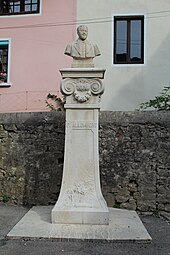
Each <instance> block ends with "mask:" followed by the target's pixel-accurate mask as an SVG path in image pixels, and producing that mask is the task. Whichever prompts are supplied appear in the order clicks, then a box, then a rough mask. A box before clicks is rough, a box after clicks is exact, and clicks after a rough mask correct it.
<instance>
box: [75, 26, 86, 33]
mask: <svg viewBox="0 0 170 255" xmlns="http://www.w3.org/2000/svg"><path fill="white" fill-rule="evenodd" d="M82 27H85V28H86V29H87V31H88V27H87V26H86V25H80V26H78V27H77V33H79V30H80V29H81V28H82Z"/></svg>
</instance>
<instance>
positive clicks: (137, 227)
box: [7, 206, 152, 242]
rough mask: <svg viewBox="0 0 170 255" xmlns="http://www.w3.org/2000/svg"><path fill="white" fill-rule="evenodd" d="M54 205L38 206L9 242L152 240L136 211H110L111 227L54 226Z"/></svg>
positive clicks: (26, 217) (28, 214)
mask: <svg viewBox="0 0 170 255" xmlns="http://www.w3.org/2000/svg"><path fill="white" fill-rule="evenodd" d="M51 210H52V206H34V207H33V208H32V209H30V210H29V211H28V213H26V214H25V216H24V217H23V218H22V219H21V220H20V221H19V222H18V223H17V224H16V225H15V226H14V228H13V229H12V230H11V231H10V232H9V233H8V235H7V238H8V239H21V238H28V239H35V238H39V239H40V238H48V239H49V238H51V239H59V240H61V239H68V240H74V239H75V240H77V239H83V240H108V241H113V240H117V241H118V240H121V241H122V240H124V241H138V242H140V241H141V242H149V241H151V240H152V239H151V237H150V235H149V234H148V232H147V230H146V229H145V227H144V225H143V224H142V222H141V220H140V218H139V216H138V215H137V213H136V212H135V211H128V210H122V209H113V208H109V218H110V219H109V225H83V224H81V225H80V224H52V223H51V218H50V217H51Z"/></svg>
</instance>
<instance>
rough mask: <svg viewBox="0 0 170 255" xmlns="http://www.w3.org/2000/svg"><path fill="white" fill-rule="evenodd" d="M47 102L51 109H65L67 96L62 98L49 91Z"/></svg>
mask: <svg viewBox="0 0 170 255" xmlns="http://www.w3.org/2000/svg"><path fill="white" fill-rule="evenodd" d="M46 104H47V107H48V108H49V109H50V110H51V111H64V104H65V97H63V98H61V97H59V96H57V95H54V94H51V93H49V94H48V95H47V100H46Z"/></svg>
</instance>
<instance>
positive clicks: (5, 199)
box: [2, 195, 10, 203]
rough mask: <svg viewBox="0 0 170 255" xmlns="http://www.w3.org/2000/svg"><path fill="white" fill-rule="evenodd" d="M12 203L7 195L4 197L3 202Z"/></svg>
mask: <svg viewBox="0 0 170 255" xmlns="http://www.w3.org/2000/svg"><path fill="white" fill-rule="evenodd" d="M9 201H10V197H9V196H7V195H4V196H3V198H2V202H3V203H8V202H9Z"/></svg>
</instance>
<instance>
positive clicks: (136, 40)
mask: <svg viewBox="0 0 170 255" xmlns="http://www.w3.org/2000/svg"><path fill="white" fill-rule="evenodd" d="M143 63H144V16H128V17H125V16H121V17H120V16H119V17H114V64H143Z"/></svg>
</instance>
